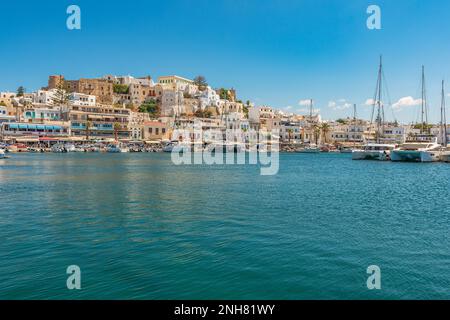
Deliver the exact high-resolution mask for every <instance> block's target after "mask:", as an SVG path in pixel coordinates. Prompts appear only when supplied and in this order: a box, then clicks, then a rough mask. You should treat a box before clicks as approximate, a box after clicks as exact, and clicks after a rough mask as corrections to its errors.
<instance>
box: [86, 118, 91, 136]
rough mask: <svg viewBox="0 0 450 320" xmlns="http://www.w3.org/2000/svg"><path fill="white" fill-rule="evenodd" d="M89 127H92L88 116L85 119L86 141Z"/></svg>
mask: <svg viewBox="0 0 450 320" xmlns="http://www.w3.org/2000/svg"><path fill="white" fill-rule="evenodd" d="M91 127H92V122H91V121H90V120H89V116H88V117H87V121H86V141H89V134H90V129H91Z"/></svg>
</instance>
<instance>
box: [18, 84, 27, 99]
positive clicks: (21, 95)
mask: <svg viewBox="0 0 450 320" xmlns="http://www.w3.org/2000/svg"><path fill="white" fill-rule="evenodd" d="M24 93H25V88H24V87H23V86H20V87H18V88H17V96H18V97H23V95H24Z"/></svg>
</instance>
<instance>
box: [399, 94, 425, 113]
mask: <svg viewBox="0 0 450 320" xmlns="http://www.w3.org/2000/svg"><path fill="white" fill-rule="evenodd" d="M421 103H422V99H414V98H413V97H411V96H408V97H403V98H400V99H399V100H398V101H397V102H396V103H394V104H393V105H392V108H394V109H397V110H401V109H403V108H406V107H415V106H418V105H420V104H421Z"/></svg>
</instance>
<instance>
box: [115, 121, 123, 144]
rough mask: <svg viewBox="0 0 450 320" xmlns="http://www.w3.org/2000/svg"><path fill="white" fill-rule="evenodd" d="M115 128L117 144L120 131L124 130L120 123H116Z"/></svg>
mask: <svg viewBox="0 0 450 320" xmlns="http://www.w3.org/2000/svg"><path fill="white" fill-rule="evenodd" d="M113 128H114V139H115V140H116V142H117V141H119V131H120V129H122V126H121V125H120V123H118V122H114V125H113Z"/></svg>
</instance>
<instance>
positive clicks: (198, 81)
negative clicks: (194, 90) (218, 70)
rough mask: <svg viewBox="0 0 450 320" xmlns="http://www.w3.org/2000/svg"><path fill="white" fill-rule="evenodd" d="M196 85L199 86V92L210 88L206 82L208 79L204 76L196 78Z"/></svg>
mask: <svg viewBox="0 0 450 320" xmlns="http://www.w3.org/2000/svg"><path fill="white" fill-rule="evenodd" d="M194 84H195V85H196V86H198V88H199V90H201V91H203V90H205V89H206V87H207V86H208V83H207V82H206V78H205V77H204V76H196V77H195V78H194Z"/></svg>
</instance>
